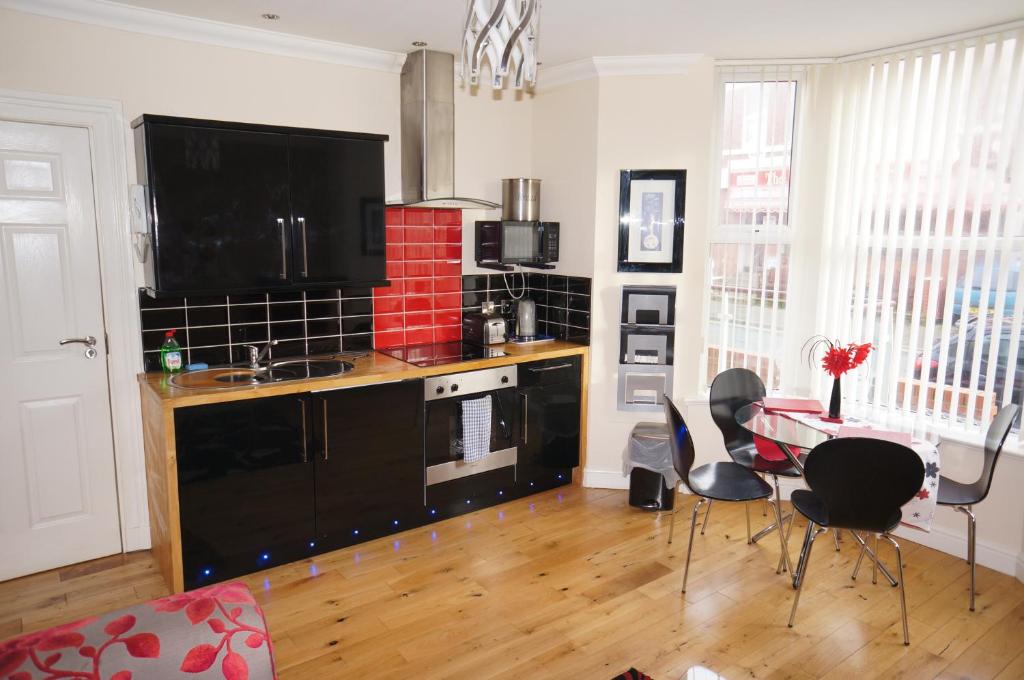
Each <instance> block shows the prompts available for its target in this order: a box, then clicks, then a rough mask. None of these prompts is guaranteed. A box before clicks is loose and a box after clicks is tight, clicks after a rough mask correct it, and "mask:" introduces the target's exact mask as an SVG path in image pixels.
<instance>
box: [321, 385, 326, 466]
mask: <svg viewBox="0 0 1024 680" xmlns="http://www.w3.org/2000/svg"><path fill="white" fill-rule="evenodd" d="M321 402H322V403H323V405H324V462H325V463H326V462H327V400H326V399H323V400H321Z"/></svg>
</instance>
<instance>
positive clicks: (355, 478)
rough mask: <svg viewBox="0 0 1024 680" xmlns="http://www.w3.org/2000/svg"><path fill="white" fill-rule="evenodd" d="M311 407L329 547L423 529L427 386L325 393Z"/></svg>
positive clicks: (413, 383)
mask: <svg viewBox="0 0 1024 680" xmlns="http://www.w3.org/2000/svg"><path fill="white" fill-rule="evenodd" d="M312 403H313V404H314V407H313V408H314V414H315V418H316V420H317V423H318V427H317V428H316V429H317V431H318V433H322V434H321V440H322V441H321V446H320V447H319V448H318V452H317V461H316V508H317V510H316V524H317V534H318V536H319V540H320V541H322V543H323V545H324V546H326V547H329V548H335V547H340V546H345V545H350V544H352V543H359V542H360V541H365V540H368V539H371V538H376V537H379V536H383V535H385V534H389V533H394V532H396V531H402V530H404V529H408V528H410V527H413V526H418V525H420V524H423V523H424V521H426V520H425V518H424V516H423V512H424V502H423V485H424V479H423V475H424V472H423V469H424V468H423V381H421V380H409V381H405V382H397V383H387V384H384V385H372V386H368V387H358V388H351V389H343V390H335V391H331V392H320V393H318V394H315V395H313V397H312ZM324 442H325V444H324Z"/></svg>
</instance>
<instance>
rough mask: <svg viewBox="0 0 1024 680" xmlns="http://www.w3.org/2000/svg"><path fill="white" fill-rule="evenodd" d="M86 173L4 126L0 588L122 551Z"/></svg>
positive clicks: (60, 140) (75, 144) (81, 160)
mask: <svg viewBox="0 0 1024 680" xmlns="http://www.w3.org/2000/svg"><path fill="white" fill-rule="evenodd" d="M91 168H92V164H91V160H90V148H89V133H88V131H86V130H85V129H84V128H75V127H65V126H59V125H36V124H29V123H16V122H10V121H3V120H0V580H5V579H9V578H13V577H16V576H22V575H24V574H30V573H33V572H37V571H43V570H45V569H52V568H54V567H59V566H63V565H66V564H72V563H74V562H81V561H83V560H88V559H93V558H96V557H102V556H104V555H110V554H113V553H116V552H120V551H121V536H120V527H119V524H118V512H117V487H116V482H115V471H114V445H113V438H112V431H111V422H110V399H109V394H108V382H107V362H106V344H105V341H104V332H103V328H104V326H103V304H102V300H101V298H100V270H99V259H98V257H99V255H98V250H97V243H96V213H95V210H94V205H93V185H92V170H91ZM89 337H91V338H94V339H95V344H94V345H91V346H90V344H86V343H83V342H74V340H76V339H87V338H89ZM62 340H65V341H67V340H72V342H66V343H65V344H63V345H62V344H61V341H62Z"/></svg>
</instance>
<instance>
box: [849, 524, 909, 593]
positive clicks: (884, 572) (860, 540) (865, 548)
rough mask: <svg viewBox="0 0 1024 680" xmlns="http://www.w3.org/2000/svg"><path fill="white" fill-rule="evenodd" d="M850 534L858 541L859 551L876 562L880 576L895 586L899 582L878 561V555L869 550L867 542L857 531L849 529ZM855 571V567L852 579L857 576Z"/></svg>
mask: <svg viewBox="0 0 1024 680" xmlns="http://www.w3.org/2000/svg"><path fill="white" fill-rule="evenodd" d="M850 535H851V536H853V539H854V540H855V541H857V542H858V543H860V549H861V551H862V552H863V553H864V554H866V555H867V557H868V559H869V560H871V561H872V562H875V563H877V566H878V569H879V571H881V572H882V576H884V577H885V578H886V579H887V580H888V581H889V583H890V584H891V585H892V587H893V588H895V587H896V586H898V585H899V582H897V581H896V579H895V578H894V577H893V575H892V574H891V573H890V572H889V570H888V569H886V567H885V565H884V564H882V563H881V562H880V561H878V555H877V554H876V553H875V552H874V551H873V550H871V548H869V547H868V544H867V542H866V541H865V540H864V539H863V538H861V537H860V536H858V535H857V533H856V532H854V531H851V532H850ZM857 571H858V570H857V569H854V570H853V578H854V579H856V578H857Z"/></svg>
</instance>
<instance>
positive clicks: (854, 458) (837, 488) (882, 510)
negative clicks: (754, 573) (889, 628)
mask: <svg viewBox="0 0 1024 680" xmlns="http://www.w3.org/2000/svg"><path fill="white" fill-rule="evenodd" d="M804 479H805V480H806V482H807V485H808V486H809V487H810V491H808V490H806V489H798V490H796V491H794V492H793V493H792V495H791V496H790V500H791V501H792V503H793V507H794V508H796V510H797V512H799V513H800V514H801V515H803V516H804V517H806V518H807V533H806V534H804V543H803V548H802V549H801V550H800V561H799V563H798V565H799V566H798V568H799V574H798V575H797V580H798V586H797V589H796V596H795V597H794V598H793V610H792V611H791V612H790V614H789V627H790V628H792V627H793V621H794V619H796V607H797V604H799V602H800V593H802V592H803V589H804V582H805V581H806V580H807V579H806V578H805V575H806V573H807V566H808V564H809V563H810V560H811V548H812V547H814V539H815V538H817V537H818V535H819V534H820V533H823V532H824V531H825V530H826V529H849V530H850V531H854V532H856V531H866V532H871V533H874V534H876V535H880V536H881V537H882V538H883V539H885V540H887V541H888V542H889V543H891V544H892V547H893V548H894V549H895V550H896V567H897V574H898V576H897V581H898V584H899V588H900V613H901V614H902V616H903V644H905V645H909V644H910V630H909V628H908V626H907V596H906V591H905V590H904V587H903V554H902V553H901V552H900V546H899V543H897V542H896V541H895V540H894V539H893V537H892V536H890V535H889V532H891V531H892V530H893V529H895V528H896V527H897V526H899V523H900V520H901V519H902V518H903V511H902V510H901V507H902V506H903V504H904V503H906V502H908V501H909V500H910V499H911V498H913V497H914V495H915V494H917V492H918V491H920V490H921V485H922V484H923V483H924V463H922V462H921V458H920V456H918V455H917V453H915V452H914V451H913V450H912V449H909V448H907V447H906V446H903V445H901V444H896V443H894V442H890V441H884V440H881V439H868V438H860V437H848V438H842V439H831V440H829V441H826V442H823V443H821V444H819V445H818V446H815V447H814V448H813V449H812V450H811V452H810V453H809V454H808V456H807V462H806V463H805V464H804ZM816 527H821V528H816ZM876 554H877V553H876Z"/></svg>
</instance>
